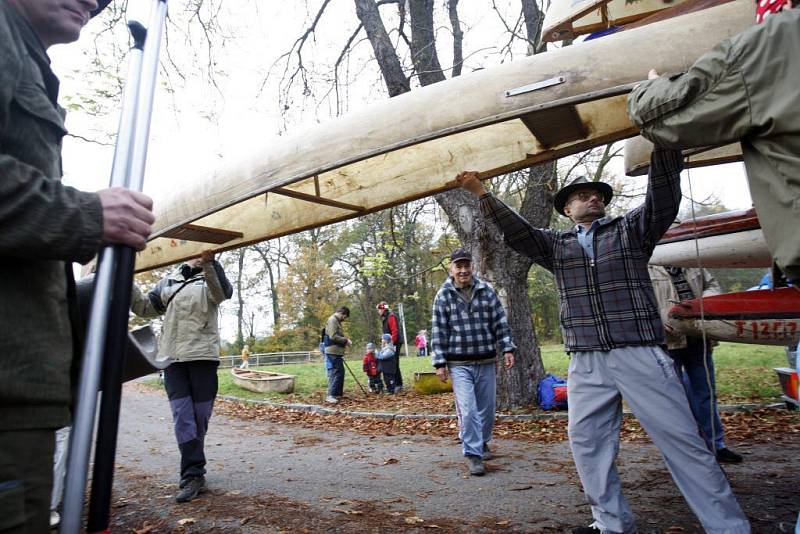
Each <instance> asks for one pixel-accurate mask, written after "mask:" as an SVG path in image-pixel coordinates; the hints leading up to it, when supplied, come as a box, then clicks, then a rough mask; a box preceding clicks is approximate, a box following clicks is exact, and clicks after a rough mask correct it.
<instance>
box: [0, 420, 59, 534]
mask: <svg viewBox="0 0 800 534" xmlns="http://www.w3.org/2000/svg"><path fill="white" fill-rule="evenodd" d="M55 436H56V429H55V428H52V429H46V430H2V431H0V532H2V533H3V534H11V533H13V534H44V533H49V532H50V493H51V492H52V489H53V453H54V452H55V443H56V437H55Z"/></svg>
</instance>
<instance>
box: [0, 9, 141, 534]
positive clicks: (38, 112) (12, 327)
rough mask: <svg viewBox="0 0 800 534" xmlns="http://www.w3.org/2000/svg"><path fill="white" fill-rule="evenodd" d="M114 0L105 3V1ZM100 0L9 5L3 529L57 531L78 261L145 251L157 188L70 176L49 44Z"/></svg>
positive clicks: (1, 245)
mask: <svg viewBox="0 0 800 534" xmlns="http://www.w3.org/2000/svg"><path fill="white" fill-rule="evenodd" d="M107 3H108V2H104V4H107ZM100 7H101V6H100V5H98V3H97V1H96V0H3V1H0V294H2V295H3V296H2V299H0V325H2V332H3V335H2V336H0V363H1V364H2V365H0V531H2V532H25V533H34V534H37V533H41V532H48V531H49V519H50V493H51V486H52V480H53V449H54V446H55V431H56V429H58V428H61V427H64V426H66V425H68V424H69V421H70V410H69V408H70V403H71V386H72V384H71V371H72V370H73V368H77V365H74V362H73V356H74V355H75V354H76V353H77V352H78V351H79V349H80V346H79V342H78V341H77V339H78V336H77V332H78V330H79V328H78V326H79V325H78V323H77V319H76V318H77V303H76V299H75V282H74V279H73V276H72V262H73V261H78V262H82V263H86V262H87V261H89V260H90V259H91V258H92V256H94V255H95V253H96V252H97V251H98V249H99V248H100V246H101V244H103V243H120V244H123V245H127V246H130V247H133V248H136V249H139V250H141V249H143V248H144V246H145V240H146V239H147V237H148V236H149V234H150V225H151V224H152V223H153V220H154V217H153V214H152V212H151V210H152V201H151V200H150V198H148V197H147V196H145V195H143V194H141V193H137V192H134V191H128V190H126V189H122V188H112V189H105V190H102V191H98V192H96V193H87V192H83V191H78V190H77V189H74V188H72V187H67V186H65V185H63V184H62V183H61V174H62V171H61V139H62V138H63V136H64V135H65V134H66V133H67V132H66V129H65V127H64V110H63V108H61V107H60V106H59V105H58V103H57V100H58V89H59V81H58V78H57V77H56V75H55V74H54V73H53V71H52V70H51V68H50V58H49V57H48V55H47V50H48V48H49V47H50V46H52V45H55V44H60V43H71V42H73V41H75V40H77V39H78V37H79V35H80V32H81V30H82V28H83V26H84V25H86V23H87V22H88V21H89V19H90V17H91V16H92V15H94V14H96V13H97V12H98V11H99V9H100Z"/></svg>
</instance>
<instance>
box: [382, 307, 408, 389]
mask: <svg viewBox="0 0 800 534" xmlns="http://www.w3.org/2000/svg"><path fill="white" fill-rule="evenodd" d="M375 308H376V309H377V310H378V315H380V316H381V324H382V327H383V333H384V334H389V335H390V336H392V345H394V347H395V353H394V362H395V367H396V370H395V373H396V375H395V392H396V393H399V392H400V391H402V389H403V374H402V373H401V372H400V349H402V347H403V334H402V332H400V321H398V320H397V316H396V315H395V314H394V313H392V310H391V309H390V308H389V305H388V304H387V303H386V302H381V303H380V304H378V305H377V306H375Z"/></svg>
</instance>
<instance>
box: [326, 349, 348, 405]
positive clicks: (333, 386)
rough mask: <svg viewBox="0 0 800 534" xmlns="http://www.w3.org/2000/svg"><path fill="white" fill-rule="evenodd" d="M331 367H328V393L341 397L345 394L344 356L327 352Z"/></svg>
mask: <svg viewBox="0 0 800 534" xmlns="http://www.w3.org/2000/svg"><path fill="white" fill-rule="evenodd" d="M325 356H326V357H327V358H328V361H330V362H331V368H330V369H328V395H329V396H331V397H341V396H342V395H343V394H344V360H343V357H342V356H337V355H335V354H326V355H325Z"/></svg>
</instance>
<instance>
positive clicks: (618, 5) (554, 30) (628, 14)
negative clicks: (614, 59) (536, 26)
mask: <svg viewBox="0 0 800 534" xmlns="http://www.w3.org/2000/svg"><path fill="white" fill-rule="evenodd" d="M729 1H732V0H553V2H551V4H550V8H549V9H548V10H547V13H546V14H545V17H544V23H543V24H542V40H544V41H545V42H554V41H563V40H565V39H575V38H576V37H579V36H581V35H585V34H587V33H594V32H600V31H603V30H606V29H608V28H611V27H612V26H617V27H619V26H624V27H625V28H624V29H625V30H627V29H629V28H636V27H639V26H643V25H646V24H653V23H655V22H660V21H662V20H666V19H668V18H672V17H676V16H679V15H685V14H688V13H693V12H696V11H700V10H702V9H707V8H709V7H712V6H715V5H719V4H721V3H723V2H729Z"/></svg>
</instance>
